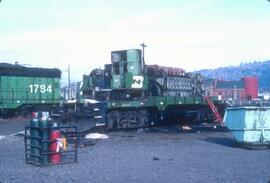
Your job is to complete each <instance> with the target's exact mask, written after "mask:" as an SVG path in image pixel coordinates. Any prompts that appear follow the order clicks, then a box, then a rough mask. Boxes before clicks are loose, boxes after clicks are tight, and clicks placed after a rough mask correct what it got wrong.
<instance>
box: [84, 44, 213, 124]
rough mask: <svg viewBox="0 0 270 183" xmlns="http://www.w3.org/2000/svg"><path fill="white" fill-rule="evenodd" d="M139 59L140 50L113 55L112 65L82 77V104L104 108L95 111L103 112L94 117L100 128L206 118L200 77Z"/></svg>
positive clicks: (207, 109)
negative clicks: (98, 102) (93, 101)
mask: <svg viewBox="0 0 270 183" xmlns="http://www.w3.org/2000/svg"><path fill="white" fill-rule="evenodd" d="M142 55H144V54H142V51H141V50H139V49H131V50H120V51H112V52H111V64H106V65H105V66H104V69H94V70H93V71H91V73H90V74H89V75H84V76H83V86H82V88H81V90H82V93H83V98H84V100H85V104H87V99H92V100H96V101H101V102H103V104H104V105H99V107H96V108H95V110H96V111H100V110H101V111H103V112H102V113H98V114H97V115H95V118H96V120H97V118H98V120H97V123H98V124H99V125H100V124H103V125H105V126H107V127H109V128H121V129H122V128H133V127H135V128H136V127H142V126H148V125H151V124H157V123H168V122H172V121H173V122H184V121H186V120H189V121H192V120H194V118H196V119H197V118H202V117H204V116H205V115H207V113H208V112H209V108H208V105H207V103H206V101H205V100H204V98H203V89H202V77H201V75H199V74H196V75H193V74H190V73H186V72H185V71H184V70H183V69H181V68H171V67H163V66H158V65H146V64H145V63H144V58H143V56H142ZM89 105H90V106H91V105H92V106H93V104H89ZM101 106H103V107H101ZM101 108H102V109H101ZM104 108H105V109H104ZM104 111H106V112H104Z"/></svg>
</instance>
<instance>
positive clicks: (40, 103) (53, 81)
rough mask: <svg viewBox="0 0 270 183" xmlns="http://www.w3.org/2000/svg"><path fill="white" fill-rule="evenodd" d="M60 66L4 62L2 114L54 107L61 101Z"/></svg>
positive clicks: (0, 71) (1, 70)
mask: <svg viewBox="0 0 270 183" xmlns="http://www.w3.org/2000/svg"><path fill="white" fill-rule="evenodd" d="M60 78H61V71H60V70H59V69H45V68H34V67H24V66H21V65H18V64H14V65H13V64H8V63H0V111H1V116H2V117H5V116H7V115H14V113H15V112H19V113H21V112H24V111H35V110H39V109H45V108H46V109H47V110H48V109H51V106H52V105H58V104H59V103H60Z"/></svg>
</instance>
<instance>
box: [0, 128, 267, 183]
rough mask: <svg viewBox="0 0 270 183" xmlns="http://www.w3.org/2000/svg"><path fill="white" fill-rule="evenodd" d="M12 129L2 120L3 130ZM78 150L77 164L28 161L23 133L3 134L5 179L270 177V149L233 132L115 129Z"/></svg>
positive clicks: (0, 159) (0, 153) (0, 164)
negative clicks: (247, 144)
mask: <svg viewBox="0 0 270 183" xmlns="http://www.w3.org/2000/svg"><path fill="white" fill-rule="evenodd" d="M5 126H6V127H7V129H9V128H10V126H9V125H1V126H0V127H1V131H0V135H3V134H1V132H3V131H5V130H4V129H5ZM107 135H108V136H109V139H104V140H99V141H98V142H97V143H96V144H95V145H94V146H86V147H84V148H79V149H78V163H71V164H65V165H57V166H51V167H43V168H40V167H36V166H34V165H30V164H27V163H25V159H24V144H23V143H24V142H23V137H22V136H8V137H5V138H3V139H0V182H1V183H4V182H102V183H103V182H110V183H112V182H117V183H120V182H147V183H149V182H185V183H188V182H202V183H205V182H228V183H232V182H245V183H247V182H252V183H253V182H256V183H257V182H259V183H260V182H262V183H266V182H269V181H270V173H269V164H270V150H269V149H266V150H247V149H242V148H239V147H236V146H235V141H234V140H233V137H232V136H231V134H230V133H229V132H213V131H200V133H198V132H197V130H195V132H194V133H183V132H180V131H179V130H178V129H176V128H173V127H172V128H159V129H154V130H153V129H152V130H138V131H130V132H123V131H116V132H110V133H108V134H107Z"/></svg>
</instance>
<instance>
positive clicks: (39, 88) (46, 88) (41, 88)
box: [29, 84, 52, 93]
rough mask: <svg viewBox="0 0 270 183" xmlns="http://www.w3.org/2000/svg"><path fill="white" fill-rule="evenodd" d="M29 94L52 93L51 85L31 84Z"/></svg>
mask: <svg viewBox="0 0 270 183" xmlns="http://www.w3.org/2000/svg"><path fill="white" fill-rule="evenodd" d="M29 89H30V93H37V92H40V93H46V92H47V93H52V85H38V84H31V85H29Z"/></svg>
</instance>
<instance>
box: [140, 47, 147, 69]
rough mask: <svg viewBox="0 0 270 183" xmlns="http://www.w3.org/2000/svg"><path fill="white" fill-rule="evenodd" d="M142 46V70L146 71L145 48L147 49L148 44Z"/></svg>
mask: <svg viewBox="0 0 270 183" xmlns="http://www.w3.org/2000/svg"><path fill="white" fill-rule="evenodd" d="M140 46H141V47H142V61H143V64H142V69H143V70H144V65H145V61H144V48H145V47H146V44H144V43H142V44H140Z"/></svg>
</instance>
